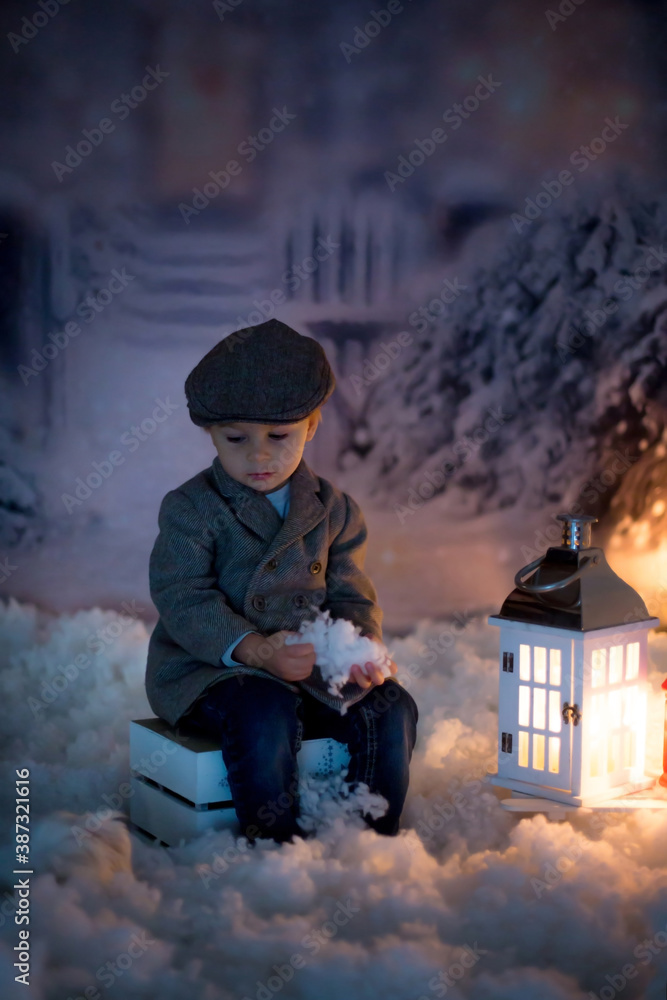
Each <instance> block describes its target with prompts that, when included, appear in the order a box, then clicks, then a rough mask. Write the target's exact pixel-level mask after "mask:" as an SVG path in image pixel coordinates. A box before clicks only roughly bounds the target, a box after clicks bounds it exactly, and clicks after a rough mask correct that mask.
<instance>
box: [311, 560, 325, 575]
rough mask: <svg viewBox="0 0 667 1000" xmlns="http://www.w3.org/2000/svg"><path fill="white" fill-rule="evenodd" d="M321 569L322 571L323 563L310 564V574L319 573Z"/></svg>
mask: <svg viewBox="0 0 667 1000" xmlns="http://www.w3.org/2000/svg"><path fill="white" fill-rule="evenodd" d="M321 569H322V563H321V562H314V563H311V564H310V572H311V573H319V572H320V570H321Z"/></svg>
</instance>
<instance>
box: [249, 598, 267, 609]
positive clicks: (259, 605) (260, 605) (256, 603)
mask: <svg viewBox="0 0 667 1000" xmlns="http://www.w3.org/2000/svg"><path fill="white" fill-rule="evenodd" d="M252 606H253V608H254V609H255V611H264V609H265V608H266V598H265V597H262V595H261V594H255V596H254V597H253V599H252Z"/></svg>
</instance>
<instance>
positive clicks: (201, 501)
mask: <svg viewBox="0 0 667 1000" xmlns="http://www.w3.org/2000/svg"><path fill="white" fill-rule="evenodd" d="M334 387H335V378H334V374H333V372H332V370H331V367H330V365H329V362H328V360H327V357H326V354H325V353H324V351H323V349H322V348H321V347H320V345H319V344H318V343H317V341H315V340H313V339H312V338H311V337H304V336H302V335H301V334H299V333H297V332H296V331H295V330H292V329H291V328H290V327H288V326H286V325H285V324H284V323H281V322H280V321H278V320H269V321H267V322H266V323H262V324H261V325H259V326H255V327H249V328H248V329H246V330H241V331H237V332H236V333H234V334H231V335H230V336H228V337H226V338H225V339H223V340H221V341H220V342H219V343H218V344H216V346H215V347H214V348H212V350H210V351H209V352H208V354H206V355H205V357H204V358H202V360H201V361H200V362H199V364H198V365H196V367H195V368H194V369H193V370H192V372H191V373H190V375H189V376H188V378H187V380H186V383H185V393H186V397H187V403H188V408H189V412H190V417H191V419H192V421H193V422H194V423H195V424H197V425H198V426H200V427H203V428H204V429H205V430H206V431H207V433H208V434H209V435H210V437H211V440H212V443H213V445H214V446H215V449H216V451H217V456H216V458H214V459H213V463H212V465H211V466H210V468H208V469H205V470H203V471H202V472H199V473H198V474H197V475H196V476H193V477H192V478H191V479H189V480H188V481H187V482H185V483H183V484H182V485H181V486H179V487H177V488H176V489H174V490H171V491H170V492H169V493H167V494H166V496H165V497H164V499H163V500H162V504H161V506H160V512H159V516H158V522H159V529H160V533H159V535H158V537H157V540H156V542H155V545H154V547H153V551H152V553H151V557H150V569H149V576H150V590H151V596H152V599H153V602H154V604H155V606H156V608H157V609H158V612H159V615H160V618H159V621H158V623H157V625H156V626H155V629H154V631H153V633H152V635H151V638H150V642H149V648H148V664H147V671H146V691H147V695H148V700H149V702H150V705H151V708H152V709H153V711H154V712H155V713H156V715H158V716H161V717H162V718H163V719H165V720H166V721H167V722H169V723H170V724H171V725H174V726H175V725H177V724H179V723H180V722H184V723H186V724H190V725H192V726H194V727H195V728H198V729H200V730H203V731H205V732H207V733H208V734H210V735H211V736H213V737H214V738H215V739H216V740H218V741H219V742H220V745H221V750H222V755H223V760H224V762H225V766H226V768H227V772H228V777H229V784H230V788H231V791H232V798H233V801H234V807H235V810H236V814H237V817H238V820H239V823H240V825H241V829H242V832H243V833H244V834H245V836H246V837H247V838H248V840H249V841H250V842H252V843H254V840H255V838H256V837H257V836H260V837H273V838H274V839H275V840H276V841H278V842H283V841H290V840H291V839H292V836H293V834H295V833H296V834H299V835H301V836H303V832H302V831H301V829H300V828H299V826H298V824H297V822H296V819H297V816H298V815H299V808H298V806H299V799H298V781H299V775H298V765H297V761H296V754H297V753H298V751H299V749H300V747H301V742H302V740H303V739H311V738H318V737H324V736H330V737H333V738H336V739H339V740H340V741H341V742H342V743H346V744H347V746H348V750H349V752H350V764H349V768H348V775H347V778H346V780H347V782H348V783H349V785H350V787H351V789H353V788H354V787H356V785H357V784H358V783H359V782H365V783H366V784H367V785H368V786H369V788H370V790H371V791H372V792H378V793H379V794H381V795H384V796H385V798H386V799H387V800H388V802H389V807H388V810H387V812H386V814H385V815H384V816H382V817H380V818H379V819H373V818H370V817H369V814H365V815H364V819H365V821H366V822H367V823H368V825H369V826H371V827H373V828H374V829H375V830H376V831H377V832H378V833H384V834H387V835H390V836H394V835H396V834H397V833H398V826H399V819H400V815H401V812H402V809H403V804H404V802H405V796H406V793H407V788H408V781H409V764H410V760H411V757H412V750H413V748H414V744H415V741H416V726H417V720H418V717H419V713H418V710H417V705H416V703H415V701H414V699H413V698H412V696H411V695H410V694H409V693H408V692H407V691H406V690H405V689H404V688H403V687H402V686H401V685H400V684H399V683H398V682H397V681H395V680H394V678H393V676H392V677H388V678H386V679H385V678H384V677H383V675H382V673H381V671H380V670H379V668H378V667H376V666H374V665H373V664H372V663H370V662H369V663H366V664H365V667H366V671H367V674H368V676H367V675H366V674H365V673H364V672H363V670H362V669H361V665H360V664H354V665H353V667H352V668H351V671H350V680H349V681H348V682H347V683H346V684H345V685H344V686H343V688H342V689H341V693H340V696H336V695H332V694H330V693H329V692H328V690H327V684H326V682H325V681H324V680H323V678H322V676H321V673H320V670H319V667H317V665H316V663H315V650H314V647H313V645H312V644H311V643H296V644H294V645H287V644H286V643H285V637H286V636H287V635H290V634H294V632H295V631H297V630H298V628H299V626H300V624H301V622H302V621H303V620H304V619H305V618H308V619H309V618H312V614H313V611H312V607H313V606H317V607H318V608H320V610H322V611H324V610H327V609H328V610H329V611H330V613H331V616H332V618H346V619H348V620H350V621H352V622H353V623H354V624H355V625H358V626H360V627H361V630H362V632H363V633H364V634H365V635H368V636H370V637H371V638H374V639H378V640H381V639H382V629H381V622H382V612H381V610H380V608H379V607H378V604H377V595H376V592H375V589H374V587H373V584H372V583H371V581H370V579H369V578H368V577H367V576H366V574H365V573H364V571H363V566H364V559H365V552H366V538H367V531H366V525H365V522H364V517H363V514H362V513H361V510H360V508H359V506H358V505H357V503H356V502H355V501H354V500H353V499H352V497H350V496H348V494H346V493H343V492H342V491H341V490H339V489H337V488H336V487H335V486H334V485H333V484H332V483H330V482H329V481H328V480H326V479H323V478H322V477H319V476H316V475H315V474H314V473H313V472H312V471H311V470H310V468H309V467H308V466H307V464H306V462H305V461H304V459H303V457H302V455H303V449H304V445H305V443H306V441H310V440H311V439H312V437H313V435H314V434H315V431H316V429H317V424H318V422H319V419H320V407H321V406H322V405H323V404H324V403H325V402H326V400H327V399H328V398H329V396H330V395H331V393H332V392H333V390H334ZM390 670H391V673H392V674H395V673H396V672H397V667H396V664H395V663H393V661H392V663H391V667H390ZM233 679H234V680H233ZM223 681H224V682H225V683H222V682H223ZM375 686H381V688H382V690H381V691H377V692H375V696H374V698H373V700H372V703H371V699H366V697H365V696H366V695H367V694H368V692H369V691H370V690H371V689H372V688H373V687H375ZM343 705H346V706H348V711H347V712H346V714H345V715H341V707H342V706H343Z"/></svg>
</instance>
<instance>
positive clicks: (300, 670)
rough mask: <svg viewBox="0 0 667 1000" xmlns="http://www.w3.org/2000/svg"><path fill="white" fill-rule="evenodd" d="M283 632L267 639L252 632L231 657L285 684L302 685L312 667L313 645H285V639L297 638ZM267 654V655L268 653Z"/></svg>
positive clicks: (298, 643)
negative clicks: (298, 682) (298, 683)
mask: <svg viewBox="0 0 667 1000" xmlns="http://www.w3.org/2000/svg"><path fill="white" fill-rule="evenodd" d="M296 634H297V633H296V632H290V631H289V630H287V629H283V630H282V631H280V632H274V633H273V635H270V636H261V635H255V634H253V633H252V632H251V633H250V634H249V635H246V636H244V637H243V639H241V641H240V643H239V644H238V646H236V647H235V649H234V653H233V656H234V658H235V659H237V660H240V661H241V663H246V664H247V665H248V666H249V667H259V668H261V669H263V670H266V671H268V672H269V673H270V674H273V675H274V677H280V678H281V679H282V680H284V681H292V682H294V681H302V680H305V678H306V677H309V676H310V674H311V673H312V672H313V667H314V666H315V647H314V646H313V644H312V642H297V643H294V645H293V646H288V645H286V643H285V637H286V636H288V635H296ZM269 650H270V652H269Z"/></svg>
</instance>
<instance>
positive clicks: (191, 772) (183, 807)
mask: <svg viewBox="0 0 667 1000" xmlns="http://www.w3.org/2000/svg"><path fill="white" fill-rule="evenodd" d="M349 760H350V754H349V752H348V749H347V747H346V746H345V744H343V743H340V742H339V741H338V740H334V739H331V738H328V737H326V738H324V739H317V740H304V741H303V743H302V744H301V749H300V750H299V752H298V754H297V763H298V766H299V773H300V774H302V775H309V776H313V777H325V776H327V775H329V774H335V773H338V772H339V771H340V769H341V768H342V767H346V766H347V765H348V763H349ZM130 770H131V786H132V794H131V796H130V818H131V820H132V822H133V823H134V824H135V825H136V826H138V827H140V828H141V829H143V830H145V831H147V832H148V833H150V834H151V835H152V836H153V837H156V838H157V839H158V840H161V841H163V842H164V843H165V844H170V845H172V844H178V843H180V842H181V841H182V840H189V839H190V838H192V837H196V836H199V835H200V834H201V833H203V832H204V831H205V830H208V829H222V828H224V827H229V828H230V829H232V830H233V831H234V832H235V833H240V826H239V824H238V820H237V817H236V811H235V810H234V805H233V802H232V796H231V791H230V788H229V781H228V780H227V769H226V767H225V763H224V761H223V759H222V752H221V750H220V747H219V745H218V744H217V743H216V742H215V741H213V740H211V739H210V738H208V737H206V736H200V735H198V734H194V732H193V730H192V729H188V728H187V727H172V726H170V725H169V724H168V723H167V722H165V721H164V720H163V719H159V718H153V719H137V720H135V721H133V722H131V723H130Z"/></svg>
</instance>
